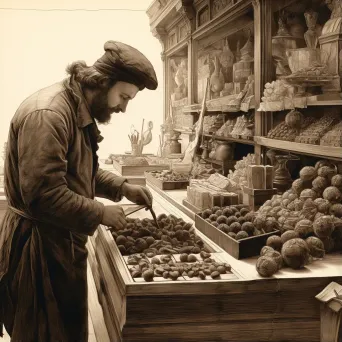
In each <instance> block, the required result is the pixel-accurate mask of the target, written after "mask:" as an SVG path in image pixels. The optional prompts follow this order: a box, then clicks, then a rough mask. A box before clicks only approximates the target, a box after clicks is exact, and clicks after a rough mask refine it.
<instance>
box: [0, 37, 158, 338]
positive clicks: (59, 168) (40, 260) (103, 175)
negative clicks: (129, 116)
mask: <svg viewBox="0 0 342 342" xmlns="http://www.w3.org/2000/svg"><path fill="white" fill-rule="evenodd" d="M104 49H105V54H104V55H103V56H102V57H101V58H100V59H98V60H97V61H96V62H95V63H94V65H93V66H91V67H87V65H86V64H85V63H84V62H75V63H73V64H71V65H70V66H69V67H68V68H67V72H68V73H69V74H70V77H68V78H67V79H65V80H64V81H62V82H60V83H57V84H54V85H52V86H50V87H48V88H45V89H42V90H40V91H38V92H36V93H35V94H33V95H32V96H30V97H29V98H27V99H26V100H25V101H24V102H23V103H22V104H21V105H20V107H19V108H18V110H17V112H16V113H15V115H14V117H13V119H12V121H11V125H10V131H9V137H8V140H7V152H6V160H5V192H6V197H7V201H8V210H7V212H6V214H5V217H4V219H3V222H2V224H1V226H0V328H1V326H2V324H1V323H3V324H4V326H5V328H6V330H7V331H8V333H9V335H10V336H11V341H13V342H49V341H51V342H76V341H77V342H85V341H87V340H88V321H87V320H88V300H87V249H86V242H87V238H88V236H89V235H93V234H94V232H95V230H96V229H97V227H98V226H99V224H103V225H106V226H109V227H114V228H115V229H122V228H123V227H124V226H125V224H126V220H125V215H124V213H123V210H122V208H121V207H120V206H118V205H110V206H104V205H103V204H102V203H100V202H98V201H96V200H94V198H95V196H98V197H103V198H107V199H110V200H112V201H114V202H117V201H120V200H121V198H122V196H125V197H126V198H127V199H129V200H131V201H132V202H134V203H137V204H146V205H148V206H151V205H152V196H151V194H150V192H149V191H148V190H147V189H146V188H145V187H141V186H137V185H131V184H128V183H127V181H126V179H124V178H122V177H117V176H115V175H113V174H112V173H110V172H107V171H103V170H101V169H99V166H98V157H97V152H96V151H97V150H98V143H99V142H100V141H101V140H102V137H101V135H100V132H99V130H98V129H97V125H96V121H97V122H99V123H106V122H108V121H109V120H110V117H111V115H112V114H113V113H114V112H116V113H118V112H120V111H121V112H125V110H126V107H127V104H128V102H129V101H130V100H132V99H133V98H134V97H135V96H136V94H137V92H138V91H139V90H142V89H144V88H148V89H151V90H154V89H156V88H157V86H158V82H157V78H156V74H155V71H154V69H153V66H152V65H151V63H150V62H149V61H148V59H147V58H146V57H145V56H144V55H143V54H142V53H141V52H139V51H138V50H136V49H134V48H133V47H131V46H128V45H126V44H123V43H120V42H114V41H109V42H107V43H106V44H105V46H104ZM0 332H1V331H0Z"/></svg>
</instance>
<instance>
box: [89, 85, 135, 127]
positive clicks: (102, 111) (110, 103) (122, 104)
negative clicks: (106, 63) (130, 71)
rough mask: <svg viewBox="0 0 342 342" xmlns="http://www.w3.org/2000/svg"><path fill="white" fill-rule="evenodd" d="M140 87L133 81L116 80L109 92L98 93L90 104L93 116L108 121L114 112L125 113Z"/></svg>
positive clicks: (102, 121) (101, 121)
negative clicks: (132, 82)
mask: <svg viewBox="0 0 342 342" xmlns="http://www.w3.org/2000/svg"><path fill="white" fill-rule="evenodd" d="M138 91H139V88H138V87H137V86H136V85H134V84H131V83H126V82H121V81H119V82H116V83H115V84H114V85H113V86H112V87H111V88H110V89H109V90H108V91H107V92H106V91H101V92H99V93H97V94H96V95H95V96H94V98H93V101H92V104H91V106H90V110H91V114H92V116H93V117H94V118H95V119H96V120H97V121H98V122H99V123H108V122H109V121H110V118H111V115H112V114H113V113H120V112H123V113H125V111H126V107H127V104H128V101H129V100H132V99H133V98H134V97H135V95H136V94H137V92H138Z"/></svg>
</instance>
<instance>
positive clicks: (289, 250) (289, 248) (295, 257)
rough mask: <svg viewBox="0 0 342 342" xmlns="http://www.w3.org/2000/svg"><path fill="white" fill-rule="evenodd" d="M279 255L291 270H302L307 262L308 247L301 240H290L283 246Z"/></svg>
mask: <svg viewBox="0 0 342 342" xmlns="http://www.w3.org/2000/svg"><path fill="white" fill-rule="evenodd" d="M281 255H282V257H283V260H284V261H285V263H286V264H287V265H288V266H290V267H291V268H294V269H297V268H302V267H304V266H305V265H306V264H307V263H308V261H309V247H308V245H307V243H306V242H305V241H304V240H303V239H299V238H295V239H291V240H289V241H286V242H285V243H284V244H283V247H282V249H281Z"/></svg>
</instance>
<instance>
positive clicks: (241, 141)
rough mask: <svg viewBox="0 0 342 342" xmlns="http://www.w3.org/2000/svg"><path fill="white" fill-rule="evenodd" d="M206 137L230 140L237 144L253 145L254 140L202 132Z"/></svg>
mask: <svg viewBox="0 0 342 342" xmlns="http://www.w3.org/2000/svg"><path fill="white" fill-rule="evenodd" d="M203 135H204V136H205V137H207V138H213V139H215V140H221V141H231V142H236V143H239V144H246V145H255V142H254V140H248V139H238V138H233V137H223V136H220V135H214V134H203Z"/></svg>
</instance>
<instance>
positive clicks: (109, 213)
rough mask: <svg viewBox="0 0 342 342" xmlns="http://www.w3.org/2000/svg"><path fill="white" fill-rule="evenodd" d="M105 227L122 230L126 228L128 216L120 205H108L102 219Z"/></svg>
mask: <svg viewBox="0 0 342 342" xmlns="http://www.w3.org/2000/svg"><path fill="white" fill-rule="evenodd" d="M101 223H102V224H103V225H105V226H108V227H112V228H114V229H115V230H120V229H123V228H125V227H126V224H127V222H126V216H125V214H124V211H123V209H122V207H120V206H119V205H107V206H105V209H104V214H103V218H102V222H101Z"/></svg>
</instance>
